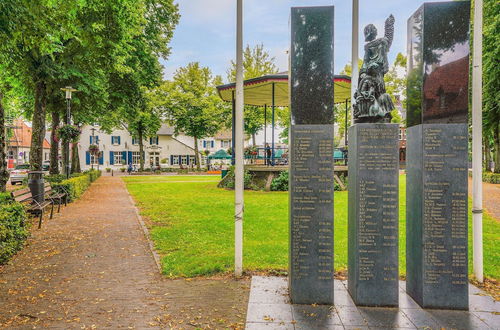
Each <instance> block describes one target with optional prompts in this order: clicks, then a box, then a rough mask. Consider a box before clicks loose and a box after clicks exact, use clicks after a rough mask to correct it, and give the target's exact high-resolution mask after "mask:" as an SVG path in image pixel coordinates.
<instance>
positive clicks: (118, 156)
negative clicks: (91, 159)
mask: <svg viewBox="0 0 500 330" xmlns="http://www.w3.org/2000/svg"><path fill="white" fill-rule="evenodd" d="M122 160H123V153H122V152H121V151H115V152H114V153H113V164H115V165H119V164H121V163H122Z"/></svg>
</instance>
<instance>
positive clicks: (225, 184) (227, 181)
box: [217, 166, 255, 189]
mask: <svg viewBox="0 0 500 330" xmlns="http://www.w3.org/2000/svg"><path fill="white" fill-rule="evenodd" d="M243 175H244V177H243V181H244V186H245V189H254V188H255V187H254V186H253V184H252V175H251V174H250V172H248V171H245V173H244V174H243ZM217 186H218V187H219V188H229V189H234V166H231V167H230V168H229V171H228V172H227V174H226V176H225V177H224V178H223V179H222V181H221V182H219V184H218V185H217Z"/></svg>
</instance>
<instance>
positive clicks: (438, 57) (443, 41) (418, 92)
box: [407, 1, 470, 127]
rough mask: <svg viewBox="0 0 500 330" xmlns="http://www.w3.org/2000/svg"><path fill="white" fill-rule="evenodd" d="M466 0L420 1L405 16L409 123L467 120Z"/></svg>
mask: <svg viewBox="0 0 500 330" xmlns="http://www.w3.org/2000/svg"><path fill="white" fill-rule="evenodd" d="M469 22H470V2H469V1H448V2H432V3H424V4H423V5H422V6H421V7H420V8H419V9H418V10H417V11H416V12H415V13H414V14H413V15H412V16H411V17H410V18H409V20H408V38H407V40H408V89H407V92H408V94H407V95H408V97H407V124H408V127H410V126H414V125H419V124H430V123H467V115H468V102H469V100H468V96H469V93H468V84H469V79H468V78H469V25H470V23H469Z"/></svg>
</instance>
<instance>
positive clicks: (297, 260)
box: [289, 6, 334, 304]
mask: <svg viewBox="0 0 500 330" xmlns="http://www.w3.org/2000/svg"><path fill="white" fill-rule="evenodd" d="M333 14H334V7H333V6H332V7H301V8H292V14H291V34H292V37H291V48H290V49H291V54H290V61H291V70H290V75H291V77H290V98H291V100H290V108H291V116H292V118H291V130H290V188H289V189H290V249H289V251H290V252H289V253H290V256H289V263H290V264H289V288H290V296H291V300H292V303H294V304H315V303H316V304H333V187H334V183H333V106H334V102H333V79H334V70H333V20H334V16H333Z"/></svg>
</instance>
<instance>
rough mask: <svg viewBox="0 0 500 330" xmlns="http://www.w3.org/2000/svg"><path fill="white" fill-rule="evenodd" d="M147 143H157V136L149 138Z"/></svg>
mask: <svg viewBox="0 0 500 330" xmlns="http://www.w3.org/2000/svg"><path fill="white" fill-rule="evenodd" d="M149 144H151V145H153V144H156V145H158V136H155V137H151V138H149Z"/></svg>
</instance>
